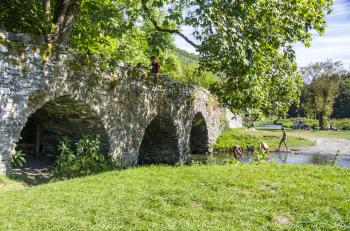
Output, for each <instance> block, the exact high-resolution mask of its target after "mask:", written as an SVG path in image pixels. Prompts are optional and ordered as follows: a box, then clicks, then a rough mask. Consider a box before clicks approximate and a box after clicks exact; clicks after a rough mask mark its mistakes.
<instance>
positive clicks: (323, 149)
mask: <svg viewBox="0 0 350 231" xmlns="http://www.w3.org/2000/svg"><path fill="white" fill-rule="evenodd" d="M303 138H306V139H309V140H314V141H315V142H316V145H314V146H309V147H304V148H298V151H299V152H300V153H304V154H324V155H327V154H328V155H335V154H337V153H338V154H339V155H350V140H347V139H340V138H320V137H303Z"/></svg>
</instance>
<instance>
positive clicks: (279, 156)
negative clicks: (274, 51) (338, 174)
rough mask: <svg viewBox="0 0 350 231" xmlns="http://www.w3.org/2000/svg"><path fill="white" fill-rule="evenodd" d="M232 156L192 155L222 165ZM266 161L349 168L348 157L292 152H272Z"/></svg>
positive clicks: (246, 158) (244, 158)
mask: <svg viewBox="0 0 350 231" xmlns="http://www.w3.org/2000/svg"><path fill="white" fill-rule="evenodd" d="M232 159H233V156H232V154H230V153H215V154H211V155H205V154H203V155H202V154H200V155H192V160H193V161H198V162H202V163H208V162H211V163H216V164H222V163H224V162H226V161H229V160H232ZM240 161H241V162H252V159H251V157H250V156H244V157H243V158H242V160H240ZM268 161H275V162H276V163H280V164H319V165H337V166H339V167H345V168H350V156H349V155H337V154H329V155H325V154H317V153H316V154H306V153H305V154H303V153H296V152H295V153H293V152H272V153H270V156H269V158H268Z"/></svg>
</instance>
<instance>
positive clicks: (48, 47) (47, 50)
mask: <svg viewBox="0 0 350 231" xmlns="http://www.w3.org/2000/svg"><path fill="white" fill-rule="evenodd" d="M53 50H54V46H53V45H52V44H45V45H44V46H42V48H41V50H40V57H41V62H42V64H45V63H46V61H47V59H48V57H50V56H51V54H52V52H53Z"/></svg>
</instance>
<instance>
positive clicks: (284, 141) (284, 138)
mask: <svg viewBox="0 0 350 231" xmlns="http://www.w3.org/2000/svg"><path fill="white" fill-rule="evenodd" d="M286 140H287V133H286V129H284V127H282V139H281V141H280V146H279V148H278V151H280V150H281V145H282V143H283V144H284V145H285V146H286V148H287V151H289V149H288V145H287V142H286Z"/></svg>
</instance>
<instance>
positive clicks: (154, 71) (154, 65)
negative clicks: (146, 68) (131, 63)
mask: <svg viewBox="0 0 350 231" xmlns="http://www.w3.org/2000/svg"><path fill="white" fill-rule="evenodd" d="M159 72H160V64H159V62H158V61H157V57H156V56H152V57H151V73H152V74H156V75H158V74H159Z"/></svg>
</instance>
